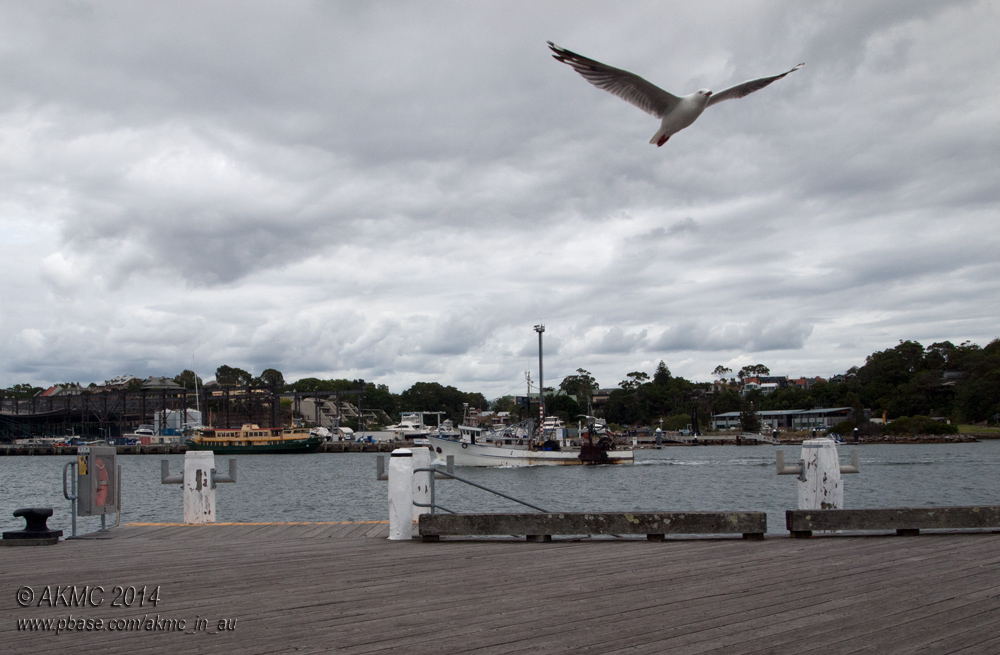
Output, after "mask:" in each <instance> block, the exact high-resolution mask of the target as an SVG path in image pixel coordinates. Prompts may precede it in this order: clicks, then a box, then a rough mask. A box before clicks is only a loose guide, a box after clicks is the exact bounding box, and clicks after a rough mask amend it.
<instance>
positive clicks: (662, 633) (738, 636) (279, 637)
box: [0, 523, 1000, 655]
mask: <svg viewBox="0 0 1000 655" xmlns="http://www.w3.org/2000/svg"><path fill="white" fill-rule="evenodd" d="M367 534H379V535H382V536H383V537H384V535H385V534H386V526H385V524H381V523H376V524H372V523H359V524H335V523H330V524H318V523H317V524H298V525H277V524H272V525H216V526H198V527H180V526H144V527H140V526H136V527H124V528H120V529H117V530H115V531H113V533H112V535H113V538H112V539H105V540H100V541H97V540H80V541H70V542H63V543H60V544H59V545H57V546H54V547H49V548H34V549H29V548H9V549H5V551H4V553H3V558H2V559H0V643H3V644H4V647H5V652H14V653H19V652H25V653H27V652H37V651H39V650H41V649H48V648H51V647H53V646H58V644H60V643H64V642H65V643H69V642H70V641H71V640H72V643H73V644H74V646H76V647H82V648H84V649H86V650H100V651H101V652H103V653H126V652H128V653H155V652H163V651H167V650H174V651H176V650H178V649H184V650H190V649H194V650H201V649H204V650H211V651H212V652H218V653H233V654H234V655H235V654H238V655H247V653H262V652H284V651H290V650H294V649H298V651H297V652H319V651H322V650H330V649H338V650H339V651H341V652H347V653H378V652H389V651H395V650H405V651H406V652H410V653H440V652H448V653H459V652H476V653H490V654H494V653H517V652H528V651H532V652H552V651H556V650H573V651H574V652H579V653H611V652H623V653H624V652H628V653H662V652H670V653H681V654H689V653H690V654H693V653H713V652H719V653H731V654H734V655H736V654H741V653H743V654H749V653H768V652H775V651H781V652H807V651H808V649H809V648H814V649H815V652H816V653H820V652H822V653H824V654H826V653H838V652H845V653H846V652H857V651H859V650H871V651H872V652H880V653H904V652H905V653H910V652H920V651H921V649H923V652H927V653H939V652H941V653H951V652H956V653H957V652H966V653H976V652H995V651H996V646H997V637H996V633H995V628H994V627H993V626H994V625H995V624H996V621H997V619H998V618H1000V552H998V551H1000V549H998V548H997V546H998V545H1000V535H995V534H989V533H984V534H966V535H933V536H925V537H920V538H916V539H898V538H894V537H890V538H873V537H837V538H819V539H813V540H809V541H802V540H792V539H787V538H770V539H767V540H766V541H764V542H762V543H760V542H758V543H755V544H748V543H746V542H744V541H742V540H739V539H735V540H734V539H718V540H708V539H694V540H673V541H667V542H666V543H659V542H647V541H645V540H644V539H630V540H596V539H591V540H588V539H580V540H565V541H560V540H556V541H554V542H552V543H525V542H523V541H520V540H518V541H515V540H507V541H496V540H493V541H482V540H468V541H445V542H442V543H438V544H423V543H419V542H416V541H414V542H402V543H401V542H389V541H387V540H385V539H384V538H375V539H373V538H365V537H364V535H367ZM56 584H61V585H67V584H77V585H84V584H90V585H95V584H101V585H104V586H105V587H106V588H110V586H111V585H113V584H135V585H140V586H141V585H143V584H146V585H157V584H158V585H161V603H160V605H159V606H158V607H157V608H155V609H154V610H153V613H158V614H159V615H160V616H162V617H167V618H184V619H185V620H187V621H193V620H194V618H195V617H196V616H197V617H201V618H209V619H213V620H214V621H217V620H218V619H219V618H233V619H237V626H236V630H235V631H234V632H233V633H231V634H225V633H220V634H207V633H204V632H194V631H193V630H191V626H190V625H189V626H188V632H193V634H175V633H149V632H131V633H118V632H107V631H104V632H84V633H73V635H72V636H67V635H65V634H64V635H60V636H58V637H57V636H56V635H54V634H42V633H30V632H24V631H18V630H17V624H16V621H17V619H22V618H50V617H59V616H66V615H68V614H72V615H74V616H76V617H87V618H104V619H110V618H116V619H117V618H127V617H133V616H142V614H143V613H144V612H145V613H150V612H149V608H145V609H143V610H139V611H134V610H126V609H124V608H118V609H114V610H112V609H111V608H108V607H101V608H79V607H75V608H69V609H68V611H67V608H47V607H42V608H39V607H30V608H21V607H18V606H17V605H16V603H15V598H14V593H15V591H16V590H17V589H18V588H20V587H21V586H23V585H31V586H33V587H36V588H38V589H41V588H42V587H43V586H44V585H56ZM212 627H213V629H214V627H215V626H214V624H213V626H212ZM213 631H214V630H213ZM8 647H9V648H8Z"/></svg>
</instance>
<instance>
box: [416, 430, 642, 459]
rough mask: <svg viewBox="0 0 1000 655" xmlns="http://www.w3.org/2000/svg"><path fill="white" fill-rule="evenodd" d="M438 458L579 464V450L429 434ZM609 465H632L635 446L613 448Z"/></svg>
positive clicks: (609, 454) (609, 453)
mask: <svg viewBox="0 0 1000 655" xmlns="http://www.w3.org/2000/svg"><path fill="white" fill-rule="evenodd" d="M428 438H429V439H430V442H431V448H432V450H433V451H434V455H435V457H437V458H438V459H439V460H441V461H445V460H447V458H448V455H453V456H454V457H455V466H578V465H582V464H583V463H584V462H583V461H582V460H581V459H580V450H579V449H570V450H528V449H526V448H522V447H518V446H501V445H494V444H479V443H462V442H460V441H458V440H456V439H443V438H441V437H435V436H433V435H431V436H430V437H428ZM607 453H608V461H607V463H608V464H631V463H632V462H633V461H634V459H635V456H634V454H633V451H632V450H631V449H628V450H609V451H607Z"/></svg>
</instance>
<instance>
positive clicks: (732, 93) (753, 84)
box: [708, 64, 804, 107]
mask: <svg viewBox="0 0 1000 655" xmlns="http://www.w3.org/2000/svg"><path fill="white" fill-rule="evenodd" d="M803 65H804V64H799V65H798V66H796V67H795V68H793V69H792V70H790V71H786V72H784V73H782V74H781V75H775V76H773V77H762V78H760V79H759V80H749V81H747V82H744V83H743V84H737V85H736V86H731V87H729V88H728V89H726V90H725V91H719V92H718V93H713V94H712V97H710V98H709V99H708V106H709V107H711V106H712V105H714V104H716V103H718V102H722V101H723V100H734V99H736V98H742V97H744V96H748V95H750V94H751V93H753V92H754V91H760V90H761V89H763V88H764V87H765V86H767V85H768V84H770V83H771V82H773V81H775V80H780V79H781V78H783V77H784V76H785V75H788V73H791V72H794V71H797V70H799V69H800V68H802V66H803Z"/></svg>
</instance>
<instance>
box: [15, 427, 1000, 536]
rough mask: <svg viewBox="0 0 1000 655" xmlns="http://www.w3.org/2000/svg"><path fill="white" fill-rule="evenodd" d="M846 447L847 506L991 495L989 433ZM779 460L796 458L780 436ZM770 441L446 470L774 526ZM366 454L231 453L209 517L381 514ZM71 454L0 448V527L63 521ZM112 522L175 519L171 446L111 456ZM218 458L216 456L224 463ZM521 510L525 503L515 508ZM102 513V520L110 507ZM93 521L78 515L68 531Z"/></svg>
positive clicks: (610, 507)
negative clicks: (33, 511)
mask: <svg viewBox="0 0 1000 655" xmlns="http://www.w3.org/2000/svg"><path fill="white" fill-rule="evenodd" d="M853 448H857V450H858V452H859V455H860V460H861V473H860V474H858V475H847V476H844V483H843V484H844V503H845V506H846V507H848V508H852V507H918V506H946V505H998V504H1000V485H998V484H997V474H998V472H1000V441H985V442H982V443H969V444H929V445H861V446H857V447H855V446H851V445H842V446H840V449H839V450H840V456H841V461H842V462H843V463H845V464H846V463H848V462H849V460H850V451H851V450H852V449H853ZM784 450H785V459H786V460H787V461H789V462H794V461H796V460H798V458H799V447H798V446H786V447H784ZM774 451H775V449H774V447H771V446H754V447H736V446H701V447H672V448H664V449H662V450H642V451H637V452H636V463H635V464H634V465H632V466H599V467H585V466H572V467H527V468H511V469H487V468H460V469H458V470H457V471H456V473H457V474H458V475H460V476H462V477H465V478H468V479H470V480H473V481H475V482H478V483H480V484H483V485H486V486H488V487H491V488H493V489H496V490H497V491H502V492H504V493H507V494H509V495H511V496H514V497H516V498H521V499H523V500H526V501H528V502H531V503H533V504H536V505H539V506H540V507H542V508H544V509H546V510H549V511H655V510H763V511H766V512H767V514H768V517H767V521H768V530H769V532H773V533H783V532H784V511H785V510H786V509H794V508H795V506H796V503H797V496H796V480H795V478H794V477H793V476H782V477H778V476H777V475H775V466H774ZM376 457H377V455H376V454H374V453H345V454H333V453H317V454H313V455H252V456H241V457H237V459H238V466H239V473H238V482H237V483H236V484H225V485H220V486H219V488H218V492H217V507H216V514H217V517H218V520H219V521H237V522H246V521H367V520H385V519H387V517H388V509H387V500H386V495H387V489H386V483H385V482H379V481H377V480H376V479H375V469H376ZM73 459H74V458H73V457H70V456H67V457H3V458H0V480H2V482H0V529H3V530H16V529H20V528H22V527H23V525H24V523H23V520H22V519H15V518H14V517H13V516H12V515H11V513H12V512H13V511H14V510H15V509H17V508H19V507H52V508H53V509H54V511H55V514H54V516H53V517H52V519H50V520H49V526H50V527H52V528H55V529H62V530H64V531H65V533H66V534H67V535H68V534H69V532H70V513H69V502H68V501H67V500H65V499H64V498H63V490H62V473H63V467H64V466H65V464H66V463H67V462H70V461H73ZM118 459H119V463H120V464H121V465H122V518H121V521H122V523H129V522H179V521H181V519H182V508H181V492H180V488H179V486H178V485H162V484H160V460H161V459H168V460H170V467H171V472H180V471H181V469H182V466H183V456H182V455H171V456H166V457H161V456H149V455H125V456H120V457H119V458H118ZM226 459H228V458H223V457H219V458H217V459H216V467H217V468H218V469H219V470H221V471H226V470H227V467H228V465H227V463H226V461H225V460H226ZM436 489H437V492H438V502H439V503H440V504H442V505H444V506H445V507H447V508H449V509H451V510H454V511H464V512H499V511H520V510H521V509H525V510H526V508H521V506H519V505H516V504H514V503H511V502H509V501H506V500H503V499H501V498H498V497H496V496H493V495H491V494H488V493H486V492H483V491H480V490H477V489H475V488H473V487H470V486H468V485H464V484H461V483H458V482H455V481H444V480H440V481H438V484H437V485H436ZM526 511H530V510H526ZM109 518H110V521H109V523H111V522H113V521H114V516H110V517H109ZM99 527H100V519H99V518H97V517H81V518H79V519H78V528H77V530H78V532H79V533H85V532H92V531H94V530H96V529H97V528H99Z"/></svg>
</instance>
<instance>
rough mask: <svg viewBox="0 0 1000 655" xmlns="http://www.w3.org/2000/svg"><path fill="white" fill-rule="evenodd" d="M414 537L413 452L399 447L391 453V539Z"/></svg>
mask: <svg viewBox="0 0 1000 655" xmlns="http://www.w3.org/2000/svg"><path fill="white" fill-rule="evenodd" d="M412 538H413V453H412V452H411V451H409V450H407V449H406V448H397V449H396V450H394V451H392V454H391V455H389V539H390V540H392V541H398V540H401V539H412Z"/></svg>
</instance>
